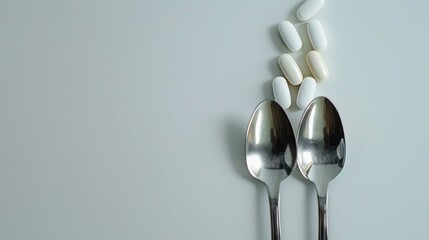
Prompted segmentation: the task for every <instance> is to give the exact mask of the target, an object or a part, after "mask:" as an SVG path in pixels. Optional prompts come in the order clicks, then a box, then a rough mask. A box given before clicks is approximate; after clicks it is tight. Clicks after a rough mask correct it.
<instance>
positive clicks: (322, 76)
mask: <svg viewBox="0 0 429 240" xmlns="http://www.w3.org/2000/svg"><path fill="white" fill-rule="evenodd" d="M306 60H307V65H308V68H309V69H310V72H311V73H312V74H313V77H314V78H315V79H316V80H318V81H324V80H326V79H328V77H329V72H328V67H327V66H326V62H325V59H323V57H322V55H321V54H320V53H319V52H318V51H314V50H313V51H310V52H309V53H308V54H307V58H306Z"/></svg>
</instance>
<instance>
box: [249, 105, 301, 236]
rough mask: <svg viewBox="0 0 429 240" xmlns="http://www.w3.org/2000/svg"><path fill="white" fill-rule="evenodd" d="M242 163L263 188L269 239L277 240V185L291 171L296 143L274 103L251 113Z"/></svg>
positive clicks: (278, 227) (281, 112) (284, 114)
mask: <svg viewBox="0 0 429 240" xmlns="http://www.w3.org/2000/svg"><path fill="white" fill-rule="evenodd" d="M246 162H247V167H248V169H249V172H250V174H251V175H252V176H253V177H255V178H256V179H259V180H260V181H262V182H263V183H264V184H265V186H266V187H267V190H268V197H269V203H270V215H271V236H272V239H273V240H280V239H281V234H280V217H279V205H278V203H279V192H280V182H281V181H282V180H283V179H285V178H286V177H288V176H289V175H290V174H291V173H292V171H293V170H294V168H295V163H296V142H295V136H294V133H293V129H292V126H291V124H290V122H289V119H288V117H287V115H286V113H285V111H284V110H283V108H282V107H281V106H280V105H279V104H278V103H277V102H275V101H272V100H265V101H263V102H261V103H260V104H259V105H258V107H257V108H256V109H255V111H254V112H253V115H252V117H251V119H250V122H249V126H248V128H247V134H246Z"/></svg>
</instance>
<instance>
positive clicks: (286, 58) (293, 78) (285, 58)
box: [278, 53, 302, 85]
mask: <svg viewBox="0 0 429 240" xmlns="http://www.w3.org/2000/svg"><path fill="white" fill-rule="evenodd" d="M278 62H279V66H280V69H281V70H282V72H283V74H284V75H285V77H286V79H287V80H288V81H289V82H290V84H292V85H298V84H300V83H301V82H302V73H301V70H300V69H299V67H298V64H296V62H295V60H294V59H293V58H292V56H291V55H289V54H287V53H285V54H282V55H280V57H279V60H278Z"/></svg>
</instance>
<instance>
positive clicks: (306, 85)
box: [296, 77, 316, 109]
mask: <svg viewBox="0 0 429 240" xmlns="http://www.w3.org/2000/svg"><path fill="white" fill-rule="evenodd" d="M315 92H316V80H314V78H312V77H306V78H304V80H302V83H301V85H300V86H299V90H298V94H297V96H296V105H297V106H298V107H299V108H300V109H304V108H306V107H307V105H308V104H309V103H310V102H311V100H313V97H314V93H315Z"/></svg>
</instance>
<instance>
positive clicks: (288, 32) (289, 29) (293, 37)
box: [279, 21, 302, 51]
mask: <svg viewBox="0 0 429 240" xmlns="http://www.w3.org/2000/svg"><path fill="white" fill-rule="evenodd" d="M279 33H280V36H281V37H282V39H283V42H284V43H285V44H286V46H287V47H288V48H289V50H291V51H298V50H299V49H301V47H302V41H301V38H300V37H299V34H298V31H297V30H296V28H295V26H294V25H293V24H292V23H291V22H289V21H283V22H281V23H280V24H279Z"/></svg>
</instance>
